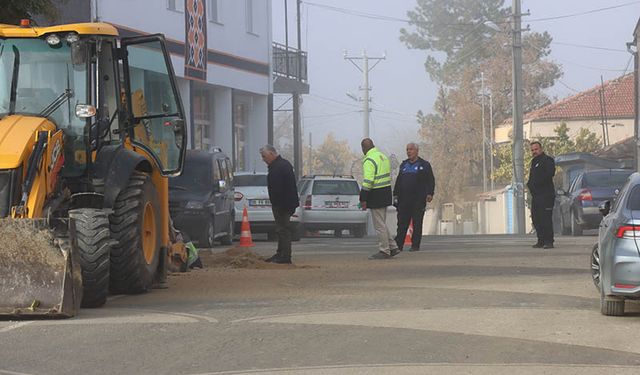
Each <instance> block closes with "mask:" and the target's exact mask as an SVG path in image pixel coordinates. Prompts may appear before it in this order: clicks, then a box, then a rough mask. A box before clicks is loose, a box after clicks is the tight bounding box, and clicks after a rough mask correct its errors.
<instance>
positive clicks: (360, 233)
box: [351, 225, 366, 238]
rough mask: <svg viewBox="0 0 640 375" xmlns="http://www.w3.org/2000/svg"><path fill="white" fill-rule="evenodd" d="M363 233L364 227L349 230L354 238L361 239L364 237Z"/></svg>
mask: <svg viewBox="0 0 640 375" xmlns="http://www.w3.org/2000/svg"><path fill="white" fill-rule="evenodd" d="M365 231H366V227H365V226H364V225H359V226H358V227H357V228H354V229H352V230H351V234H353V236H354V237H356V238H362V237H364V233H365Z"/></svg>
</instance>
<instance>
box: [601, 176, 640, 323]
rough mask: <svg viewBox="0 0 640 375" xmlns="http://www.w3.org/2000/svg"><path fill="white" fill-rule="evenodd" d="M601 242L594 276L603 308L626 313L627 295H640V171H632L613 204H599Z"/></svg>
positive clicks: (608, 311)
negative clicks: (602, 216) (601, 216)
mask: <svg viewBox="0 0 640 375" xmlns="http://www.w3.org/2000/svg"><path fill="white" fill-rule="evenodd" d="M600 211H601V212H602V214H603V215H605V216H604V218H603V219H602V221H601V222H600V228H599V233H598V243H597V244H596V245H595V246H594V247H593V251H592V253H591V276H592V278H593V283H594V284H595V286H596V288H597V289H598V291H599V292H600V312H601V313H602V314H604V315H615V316H620V315H624V302H625V300H626V299H638V298H640V174H638V173H634V174H632V175H631V176H630V177H629V179H628V180H627V183H626V184H625V185H624V186H623V187H622V190H621V191H620V192H619V194H618V197H617V198H616V199H615V200H614V202H613V204H612V203H611V202H609V201H606V202H604V203H602V204H601V205H600Z"/></svg>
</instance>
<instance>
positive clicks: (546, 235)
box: [527, 141, 556, 249]
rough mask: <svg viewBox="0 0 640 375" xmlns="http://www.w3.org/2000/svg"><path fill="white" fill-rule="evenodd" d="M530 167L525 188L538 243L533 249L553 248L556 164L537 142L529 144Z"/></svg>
mask: <svg viewBox="0 0 640 375" xmlns="http://www.w3.org/2000/svg"><path fill="white" fill-rule="evenodd" d="M531 153H532V154H533V159H532V160H531V167H530V168H529V181H527V187H528V188H529V192H530V193H531V198H532V199H531V219H532V221H533V227H534V228H535V229H536V234H537V236H538V242H536V244H535V245H533V247H534V248H540V247H542V248H545V249H552V248H553V221H552V220H553V204H554V203H555V200H556V191H555V187H554V186H553V176H554V175H555V174H556V164H555V162H554V161H553V158H552V157H551V156H548V155H547V154H545V153H544V151H543V150H542V144H541V143H540V142H538V141H534V142H531Z"/></svg>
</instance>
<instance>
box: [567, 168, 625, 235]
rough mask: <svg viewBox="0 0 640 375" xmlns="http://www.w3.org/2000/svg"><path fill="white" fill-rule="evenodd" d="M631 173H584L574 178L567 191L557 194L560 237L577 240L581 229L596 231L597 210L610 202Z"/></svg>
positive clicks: (606, 170) (598, 171)
mask: <svg viewBox="0 0 640 375" xmlns="http://www.w3.org/2000/svg"><path fill="white" fill-rule="evenodd" d="M631 173H633V171H631V170H627V169H599V170H591V171H584V172H582V173H580V174H579V175H578V176H576V178H575V179H574V180H573V182H572V183H571V185H570V186H569V191H566V192H565V191H563V190H561V189H560V190H558V197H557V199H558V200H557V204H558V210H559V212H558V217H559V219H560V229H561V231H562V234H571V235H574V236H581V235H582V231H583V230H585V229H595V228H598V226H599V225H600V221H601V220H602V214H601V213H600V212H599V211H598V206H599V205H600V204H601V203H602V202H604V201H613V200H614V198H615V197H616V195H617V194H618V192H619V191H620V188H621V187H622V186H623V185H624V184H625V182H626V181H627V178H628V177H629V176H630V175H631Z"/></svg>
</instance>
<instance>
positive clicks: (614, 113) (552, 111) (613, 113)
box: [509, 73, 634, 123]
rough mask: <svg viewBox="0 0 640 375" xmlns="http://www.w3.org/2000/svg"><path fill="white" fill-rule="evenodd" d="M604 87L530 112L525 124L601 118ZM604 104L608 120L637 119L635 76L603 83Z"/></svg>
mask: <svg viewBox="0 0 640 375" xmlns="http://www.w3.org/2000/svg"><path fill="white" fill-rule="evenodd" d="M601 88H602V85H598V86H596V87H594V88H592V89H589V90H587V91H583V92H581V93H578V94H576V95H573V96H570V97H568V98H565V99H562V100H560V101H558V102H556V103H552V104H549V105H546V106H544V107H542V108H540V109H537V110H535V111H532V112H529V113H527V114H525V116H524V122H529V121H552V120H579V119H593V118H597V119H599V118H600V117H601V116H602V113H601V110H600V90H601ZM604 103H605V109H606V114H607V118H609V119H611V118H634V108H633V73H630V74H626V75H623V76H622V77H618V78H616V79H614V80H611V81H606V82H605V83H604ZM510 122H511V121H509V123H510Z"/></svg>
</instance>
